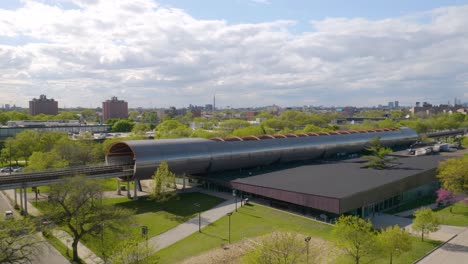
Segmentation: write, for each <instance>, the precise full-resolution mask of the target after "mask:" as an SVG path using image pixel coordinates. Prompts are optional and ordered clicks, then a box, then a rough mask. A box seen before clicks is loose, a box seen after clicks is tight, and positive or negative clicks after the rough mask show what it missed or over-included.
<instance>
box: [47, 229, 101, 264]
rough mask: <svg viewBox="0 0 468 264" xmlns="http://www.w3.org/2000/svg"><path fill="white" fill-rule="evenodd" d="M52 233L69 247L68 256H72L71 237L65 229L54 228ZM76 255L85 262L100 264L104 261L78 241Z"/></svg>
mask: <svg viewBox="0 0 468 264" xmlns="http://www.w3.org/2000/svg"><path fill="white" fill-rule="evenodd" d="M52 234H53V235H54V236H55V237H56V238H57V239H59V240H60V241H61V242H62V243H63V244H64V245H66V246H67V247H68V248H69V249H70V256H72V254H73V253H72V245H71V244H72V241H73V238H72V237H71V236H70V235H69V234H68V233H67V232H65V231H63V230H58V229H54V230H53V231H52ZM78 256H79V257H80V258H81V259H82V260H83V261H84V262H85V263H87V264H100V263H104V261H103V260H102V259H101V258H99V257H98V256H96V254H94V252H92V251H91V250H90V249H89V248H87V247H86V246H85V245H83V244H81V242H78Z"/></svg>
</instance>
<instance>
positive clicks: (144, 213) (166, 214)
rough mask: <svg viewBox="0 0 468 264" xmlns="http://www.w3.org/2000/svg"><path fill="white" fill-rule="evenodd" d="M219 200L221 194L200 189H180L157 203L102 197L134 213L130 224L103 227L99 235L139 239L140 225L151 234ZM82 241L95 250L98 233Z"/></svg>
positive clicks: (206, 208) (179, 221) (142, 199)
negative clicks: (145, 227) (121, 227)
mask: <svg viewBox="0 0 468 264" xmlns="http://www.w3.org/2000/svg"><path fill="white" fill-rule="evenodd" d="M223 201H224V200H223V199H221V198H218V197H214V196H210V195H207V194H202V193H183V194H180V195H179V196H177V197H175V198H173V199H171V200H169V201H167V202H165V203H157V202H155V201H153V200H150V199H149V198H147V197H140V198H139V199H138V200H136V201H134V200H129V199H128V198H112V199H104V200H103V203H104V204H107V205H114V206H117V207H122V208H126V209H130V210H135V215H134V216H132V219H131V222H132V224H131V226H127V227H123V229H121V230H111V229H110V228H107V229H106V228H105V229H104V230H105V232H104V235H103V238H104V241H119V240H120V239H121V238H122V237H121V236H126V237H128V236H136V237H139V238H140V239H141V240H143V239H144V238H143V237H141V235H140V234H141V226H147V227H148V237H152V236H155V235H158V234H161V233H163V232H165V231H167V230H169V229H171V228H173V227H176V226H177V225H179V224H180V223H183V222H185V221H187V220H189V219H190V218H192V217H194V216H195V215H196V214H197V213H198V212H199V211H200V210H201V211H205V210H208V209H210V208H212V207H214V206H216V205H217V204H219V203H221V202H223ZM194 203H199V204H200V208H196V207H195V206H193V204H194ZM83 243H84V244H86V245H87V246H88V247H89V248H90V249H91V250H93V251H94V252H99V247H100V245H101V237H100V236H99V237H90V236H87V237H85V238H84V239H83Z"/></svg>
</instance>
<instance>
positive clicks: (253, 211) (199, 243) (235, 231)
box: [156, 204, 438, 263]
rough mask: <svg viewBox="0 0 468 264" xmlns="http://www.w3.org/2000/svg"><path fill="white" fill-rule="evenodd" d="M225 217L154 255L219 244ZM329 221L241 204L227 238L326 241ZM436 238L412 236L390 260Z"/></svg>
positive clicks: (418, 251) (167, 256)
mask: <svg viewBox="0 0 468 264" xmlns="http://www.w3.org/2000/svg"><path fill="white" fill-rule="evenodd" d="M228 221H229V219H228V217H227V216H225V217H223V218H221V219H220V220H218V221H216V222H215V223H213V224H211V225H209V226H207V227H206V228H204V229H203V230H202V233H195V234H192V235H191V236H189V237H187V238H186V239H184V240H181V241H179V242H177V243H175V244H173V245H172V246H170V247H167V248H165V249H163V250H161V251H159V252H158V253H156V255H157V256H158V257H159V258H160V262H161V263H177V262H180V261H181V260H183V259H185V258H187V257H189V256H196V255H198V254H200V253H202V252H205V251H208V250H211V249H214V248H218V247H220V245H221V244H227V243H228V235H229V234H228V230H229V229H228V228H229V222H228ZM332 229H333V227H332V226H331V225H327V224H322V223H319V222H315V221H312V220H310V219H307V218H304V217H300V216H296V215H292V214H288V213H285V212H281V211H278V210H274V209H271V208H268V207H264V206H261V205H256V204H253V205H250V206H244V207H242V208H240V209H239V212H238V213H233V215H232V216H231V242H233V243H234V242H236V241H240V240H242V239H243V238H253V237H258V236H261V235H265V234H268V233H271V232H273V231H289V232H297V233H300V234H303V235H304V236H312V237H317V238H321V239H324V240H328V241H333V237H332V236H331V231H332ZM436 245H438V242H434V241H425V242H420V241H419V240H418V238H416V237H415V238H414V239H413V250H412V251H411V252H409V253H405V254H404V255H402V256H401V257H399V258H396V259H394V263H412V262H413V261H414V260H416V259H418V258H419V257H420V256H422V255H424V254H425V253H426V252H428V251H429V250H431V249H432V248H433V247H434V246H436ZM338 261H339V263H347V261H348V260H347V259H346V258H345V257H340V258H339V259H338ZM372 263H388V259H386V258H382V259H375V260H373V261H372Z"/></svg>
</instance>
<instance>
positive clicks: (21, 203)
mask: <svg viewBox="0 0 468 264" xmlns="http://www.w3.org/2000/svg"><path fill="white" fill-rule="evenodd" d="M19 191H20V193H19V196H20V213H21V212H22V211H23V188H21V187H20V189H19Z"/></svg>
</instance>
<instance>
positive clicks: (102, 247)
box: [101, 222, 106, 259]
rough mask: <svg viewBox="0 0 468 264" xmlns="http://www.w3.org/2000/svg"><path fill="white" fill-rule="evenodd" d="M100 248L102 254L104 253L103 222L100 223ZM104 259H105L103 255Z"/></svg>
mask: <svg viewBox="0 0 468 264" xmlns="http://www.w3.org/2000/svg"><path fill="white" fill-rule="evenodd" d="M101 250H102V256H104V254H105V250H104V222H102V223H101ZM104 259H106V258H105V257H104Z"/></svg>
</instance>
